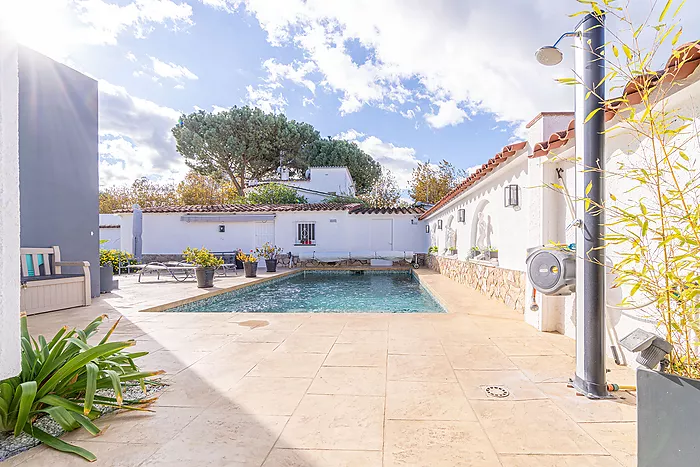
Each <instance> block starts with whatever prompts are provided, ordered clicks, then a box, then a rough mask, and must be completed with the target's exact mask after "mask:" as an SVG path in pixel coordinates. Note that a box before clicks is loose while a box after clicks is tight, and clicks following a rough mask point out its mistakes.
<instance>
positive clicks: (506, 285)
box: [426, 255, 526, 313]
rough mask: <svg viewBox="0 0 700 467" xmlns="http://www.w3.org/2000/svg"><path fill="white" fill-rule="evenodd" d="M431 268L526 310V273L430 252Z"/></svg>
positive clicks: (429, 262) (491, 296)
mask: <svg viewBox="0 0 700 467" xmlns="http://www.w3.org/2000/svg"><path fill="white" fill-rule="evenodd" d="M426 264H427V266H428V268H430V269H432V270H433V271H436V272H439V273H440V274H442V275H443V276H446V277H449V278H450V279H452V280H453V281H455V282H457V283H459V284H463V285H467V286H469V287H471V288H473V289H476V290H478V291H479V292H481V293H482V294H484V295H486V296H487V297H490V298H497V299H499V300H500V301H502V302H503V303H505V304H506V305H508V306H509V307H511V308H512V309H514V310H515V311H519V312H521V313H524V312H525V284H526V281H525V273H524V272H521V271H513V270H512V269H504V268H500V267H497V266H494V265H489V264H485V263H482V262H475V261H461V260H458V259H452V258H446V257H444V256H437V255H428V256H427V257H426Z"/></svg>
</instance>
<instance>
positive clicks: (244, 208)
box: [114, 203, 359, 213]
mask: <svg viewBox="0 0 700 467" xmlns="http://www.w3.org/2000/svg"><path fill="white" fill-rule="evenodd" d="M357 206H359V204H356V203H355V204H341V203H315V204H314V203H312V204H211V205H189V206H156V207H147V208H142V211H143V212H146V213H173V212H183V213H187V212H191V213H200V212H201V213H207V212H217V213H218V212H233V213H259V212H296V211H299V212H303V211H347V210H351V209H352V208H355V207H357ZM114 212H115V213H128V212H133V210H132V209H119V210H116V211H114Z"/></svg>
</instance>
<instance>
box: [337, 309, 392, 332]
mask: <svg viewBox="0 0 700 467" xmlns="http://www.w3.org/2000/svg"><path fill="white" fill-rule="evenodd" d="M344 329H345V330H353V331H386V330H388V329H389V318H388V317H387V316H386V315H384V314H379V313H371V314H370V313H368V314H365V315H353V316H351V317H350V319H349V320H348V321H347V323H345V328H344Z"/></svg>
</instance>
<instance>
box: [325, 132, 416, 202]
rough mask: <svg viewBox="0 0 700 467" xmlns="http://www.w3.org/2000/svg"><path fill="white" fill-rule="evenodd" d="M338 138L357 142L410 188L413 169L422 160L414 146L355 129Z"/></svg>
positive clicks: (400, 184)
mask: <svg viewBox="0 0 700 467" xmlns="http://www.w3.org/2000/svg"><path fill="white" fill-rule="evenodd" d="M336 139H344V140H347V141H353V142H355V143H356V144H357V145H358V146H359V147H360V149H362V150H363V151H365V152H366V153H367V154H369V155H370V156H372V158H374V160H375V161H377V162H379V163H380V164H381V165H382V166H383V167H385V168H386V169H388V170H390V171H391V173H392V174H393V175H394V177H396V181H397V183H398V184H399V188H401V189H407V188H408V183H409V181H410V180H411V174H412V172H413V169H414V168H415V167H416V166H417V165H418V163H419V162H421V161H420V159H418V158H417V157H416V150H415V149H413V148H408V147H400V146H394V145H393V144H392V143H388V142H385V141H382V140H381V139H379V138H377V137H376V136H368V135H365V134H364V133H361V132H359V131H357V130H354V129H350V130H348V131H346V132H343V133H341V134H339V135H337V136H336Z"/></svg>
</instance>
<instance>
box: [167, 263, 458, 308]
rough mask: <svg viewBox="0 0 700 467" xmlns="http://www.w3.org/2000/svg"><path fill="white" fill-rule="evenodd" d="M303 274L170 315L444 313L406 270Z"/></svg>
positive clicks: (256, 286)
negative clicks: (188, 313)
mask: <svg viewBox="0 0 700 467" xmlns="http://www.w3.org/2000/svg"><path fill="white" fill-rule="evenodd" d="M362 272H363V273H362V274H359V273H358V272H357V271H304V272H300V273H299V274H295V275H292V276H286V277H283V278H280V279H274V280H272V281H269V282H266V283H263V284H259V285H253V286H250V287H246V288H244V289H240V290H236V291H233V292H227V293H224V294H221V295H217V296H216V297H212V298H207V299H203V300H200V301H197V302H193V303H189V304H187V305H183V306H180V307H177V308H173V309H170V310H168V311H175V312H177V311H179V312H277V313H443V312H444V311H445V310H444V309H443V308H442V306H440V304H439V303H438V302H437V301H436V300H435V299H434V298H433V296H432V295H431V294H430V293H429V292H428V291H427V290H426V289H425V288H424V287H423V286H422V285H421V284H420V283H419V282H418V279H417V278H415V277H414V276H413V274H412V273H411V272H410V271H408V272H403V271H397V272H394V271H391V272H389V271H381V272H380V271H362Z"/></svg>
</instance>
